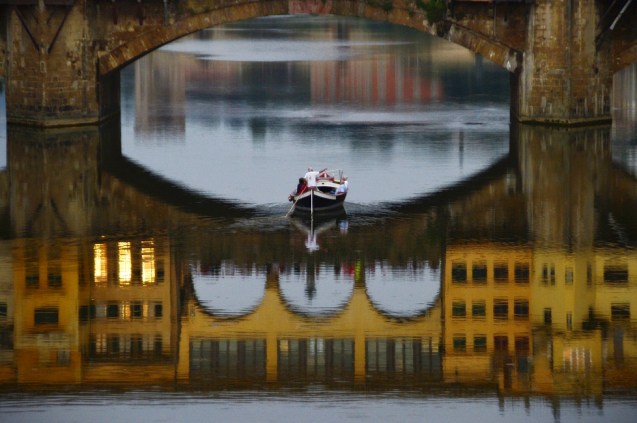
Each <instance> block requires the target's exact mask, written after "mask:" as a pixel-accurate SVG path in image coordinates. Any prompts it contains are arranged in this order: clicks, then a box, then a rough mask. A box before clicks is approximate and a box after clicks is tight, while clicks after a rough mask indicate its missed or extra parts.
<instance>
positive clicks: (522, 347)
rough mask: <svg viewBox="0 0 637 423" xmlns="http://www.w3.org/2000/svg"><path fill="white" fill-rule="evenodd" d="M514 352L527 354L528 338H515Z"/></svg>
mask: <svg viewBox="0 0 637 423" xmlns="http://www.w3.org/2000/svg"><path fill="white" fill-rule="evenodd" d="M515 351H516V352H518V353H521V352H522V353H523V352H529V337H528V336H516V337H515Z"/></svg>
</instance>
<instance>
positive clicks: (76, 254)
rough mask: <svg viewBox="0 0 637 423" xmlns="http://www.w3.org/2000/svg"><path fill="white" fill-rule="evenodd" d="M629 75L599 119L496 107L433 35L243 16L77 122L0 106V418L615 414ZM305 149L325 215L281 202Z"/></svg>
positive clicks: (155, 59)
mask: <svg viewBox="0 0 637 423" xmlns="http://www.w3.org/2000/svg"><path fill="white" fill-rule="evenodd" d="M636 75H637V70H636V68H635V67H634V66H633V67H632V68H631V69H628V70H626V71H624V72H623V73H621V74H618V75H617V76H616V78H615V87H614V112H613V113H614V114H613V117H614V120H613V125H612V126H610V125H609V126H599V127H594V128H576V129H568V130H566V129H560V128H549V127H541V126H528V125H520V124H514V123H511V122H510V119H509V75H508V73H507V72H506V71H504V70H502V69H500V68H498V67H497V66H495V65H493V64H491V63H489V62H488V61H486V60H483V59H481V58H480V57H476V56H474V55H473V54H471V53H469V52H468V51H466V50H464V49H462V48H460V47H457V46H454V45H451V44H449V43H447V42H446V41H443V40H440V39H436V38H433V37H430V36H428V35H425V34H421V33H418V32H413V31H410V30H407V29H404V28H399V27H395V26H390V25H385V24H381V23H375V22H371V21H365V20H357V19H343V18H335V17H320V18H319V17H313V16H296V17H270V18H262V19H257V20H252V21H246V22H240V23H236V24H232V25H225V26H222V27H216V28H211V29H209V30H205V31H202V32H199V33H197V34H194V35H192V36H189V37H187V38H184V39H181V40H178V41H176V42H174V43H171V44H169V45H167V46H164V47H163V48H161V49H159V50H157V51H155V52H153V53H151V54H149V55H147V56H146V57H144V58H142V59H140V60H138V61H136V62H135V63H133V64H131V65H130V66H129V67H127V68H126V69H124V70H122V72H121V102H122V113H121V116H120V117H119V118H117V119H115V120H114V121H109V122H107V123H105V124H104V125H103V126H100V127H81V128H67V129H56V130H46V131H41V130H36V129H32V128H23V127H13V126H9V127H7V125H6V123H4V122H2V125H3V127H7V130H6V137H4V134H3V137H2V138H1V139H0V141H2V142H3V143H4V144H6V152H7V153H6V156H5V157H3V158H2V159H3V160H4V162H3V165H4V169H3V171H2V174H1V175H0V176H1V179H0V191H1V192H2V193H3V194H4V195H3V196H2V199H1V201H0V207H1V208H2V214H1V216H2V219H1V220H0V228H1V233H2V235H3V236H2V238H1V241H0V274H2V278H0V279H1V281H0V398H1V401H0V421H3V422H4V421H7V422H8V421H11V422H19V421H25V422H26V421H29V422H34V421H54V422H57V421H59V422H74V421H77V422H80V421H87V420H91V421H113V420H127V421H128V420H147V421H153V422H154V421H159V422H160V421H201V420H210V419H214V420H216V421H222V420H228V421H289V420H294V421H318V420H326V419H327V420H329V421H357V422H360V421H400V422H403V421H406V422H411V421H442V420H450V421H460V420H469V419H471V420H472V421H475V422H493V421H506V422H526V421H529V422H530V421H533V422H537V421H553V422H557V421H559V422H571V421H578V422H600V421H604V422H630V421H633V419H634V416H635V415H636V413H637V382H635V380H637V377H636V376H637V319H636V317H635V315H636V313H637V253H635V249H634V246H635V241H636V240H637V225H636V221H635V218H634V211H635V210H636V206H637V189H636V188H637V105H636V104H635V101H636V100H635V91H636V89H635V87H636V86H637V82H636ZM2 103H3V102H2ZM3 107H4V106H3ZM2 115H4V113H2ZM3 132H5V131H3ZM308 167H314V168H317V169H321V168H328V169H330V170H333V172H334V173H335V174H336V173H337V172H338V170H342V171H343V172H344V175H346V176H347V177H348V179H349V192H348V195H347V201H346V204H345V208H344V210H343V212H341V213H336V214H331V215H328V216H321V215H316V216H315V217H314V218H313V219H309V218H308V217H306V216H298V215H296V214H290V213H289V212H290V210H291V206H292V203H290V202H288V200H287V197H288V195H289V194H290V192H291V191H292V190H293V189H294V187H295V186H296V182H297V180H298V178H299V177H300V176H302V175H303V174H304V173H305V171H306V170H307V168H308Z"/></svg>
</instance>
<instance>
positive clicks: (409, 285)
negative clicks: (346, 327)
mask: <svg viewBox="0 0 637 423" xmlns="http://www.w3.org/2000/svg"><path fill="white" fill-rule="evenodd" d="M440 275H441V273H440V269H439V268H438V269H432V268H431V267H429V266H426V265H425V266H422V267H410V268H393V267H391V266H386V265H384V264H383V263H380V262H379V263H376V264H375V266H374V267H371V268H369V269H368V270H367V271H366V273H365V286H366V289H367V295H368V297H369V300H370V301H371V303H372V304H373V305H374V307H375V308H376V309H378V310H379V311H380V312H382V313H383V314H386V315H388V316H392V317H399V318H405V317H415V316H420V315H422V314H424V313H425V312H426V311H427V309H429V308H430V307H431V306H432V305H433V304H434V302H435V301H436V299H437V298H438V296H439V294H440Z"/></svg>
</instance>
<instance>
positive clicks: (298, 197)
mask: <svg viewBox="0 0 637 423" xmlns="http://www.w3.org/2000/svg"><path fill="white" fill-rule="evenodd" d="M306 188H307V185H306V186H305V187H303V189H302V190H301V192H299V193H298V195H297V196H296V200H294V204H292V207H290V210H288V212H287V213H286V214H285V217H288V215H289V214H290V213H292V210H294V206H296V203H297V202H298V201H299V200H300V199H301V194H303V193H304V192H305V190H306Z"/></svg>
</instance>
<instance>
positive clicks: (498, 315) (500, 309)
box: [493, 300, 509, 320]
mask: <svg viewBox="0 0 637 423" xmlns="http://www.w3.org/2000/svg"><path fill="white" fill-rule="evenodd" d="M493 317H494V318H495V319H498V320H506V319H508V318H509V303H508V301H507V300H494V301H493Z"/></svg>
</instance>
